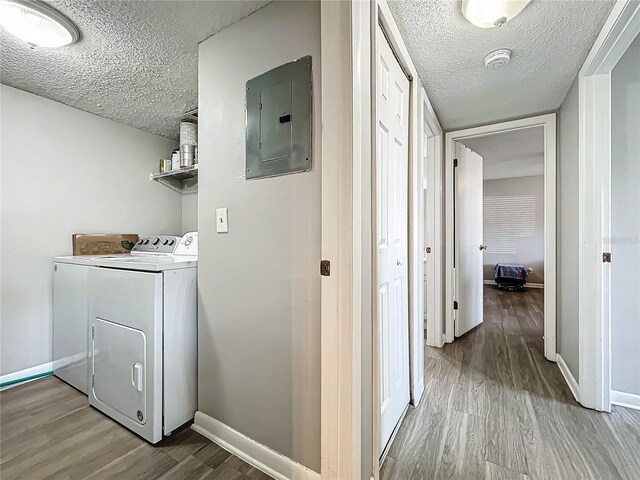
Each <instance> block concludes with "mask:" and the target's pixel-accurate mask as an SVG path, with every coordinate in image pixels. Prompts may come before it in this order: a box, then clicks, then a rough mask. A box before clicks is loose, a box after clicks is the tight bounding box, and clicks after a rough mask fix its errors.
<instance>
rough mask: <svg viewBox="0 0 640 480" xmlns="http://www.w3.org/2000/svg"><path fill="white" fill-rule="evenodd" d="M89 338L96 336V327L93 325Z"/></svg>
mask: <svg viewBox="0 0 640 480" xmlns="http://www.w3.org/2000/svg"><path fill="white" fill-rule="evenodd" d="M91 338H92V339H95V338H96V327H95V326H91Z"/></svg>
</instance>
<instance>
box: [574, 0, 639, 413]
mask: <svg viewBox="0 0 640 480" xmlns="http://www.w3.org/2000/svg"><path fill="white" fill-rule="evenodd" d="M638 34H640V3H639V2H637V1H631V0H618V2H617V3H616V4H615V5H614V7H613V10H612V11H611V13H610V15H609V18H608V19H607V21H606V22H605V24H604V27H603V28H602V31H601V32H600V34H599V35H598V38H597V39H596V41H595V43H594V45H593V47H592V48H591V51H590V52H589V55H588V56H587V59H586V60H585V62H584V65H583V66H582V68H581V70H580V73H579V80H578V89H579V134H578V142H579V155H578V171H579V184H578V195H579V204H578V205H579V254H578V255H579V256H578V262H579V263H578V269H579V287H578V288H579V290H578V291H579V307H578V313H579V319H580V328H579V377H578V378H579V387H578V390H579V395H578V397H579V398H578V400H579V401H580V403H581V404H582V405H584V406H585V407H589V408H594V409H596V410H600V411H605V412H609V411H611V375H610V367H611V338H610V327H611V318H610V316H611V311H610V310H611V308H610V294H611V287H610V267H609V265H608V264H606V263H603V261H602V254H603V252H610V251H611V220H610V211H611V210H610V209H611V207H610V201H611V192H610V183H611V72H612V70H613V68H614V67H615V66H616V64H617V63H618V61H619V60H620V58H622V56H623V55H624V53H625V52H626V51H627V48H628V47H629V46H630V45H631V43H632V42H633V41H634V39H635V38H636V36H637V35H638Z"/></svg>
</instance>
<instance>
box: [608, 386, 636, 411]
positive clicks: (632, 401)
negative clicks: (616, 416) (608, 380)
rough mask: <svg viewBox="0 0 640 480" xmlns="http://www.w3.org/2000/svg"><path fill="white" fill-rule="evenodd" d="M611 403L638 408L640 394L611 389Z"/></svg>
mask: <svg viewBox="0 0 640 480" xmlns="http://www.w3.org/2000/svg"><path fill="white" fill-rule="evenodd" d="M611 403H612V404H613V405H618V406H619V407H626V408H633V409H635V410H640V395H636V394H633V393H626V392H618V391H616V390H611Z"/></svg>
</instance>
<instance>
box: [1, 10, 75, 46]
mask: <svg viewBox="0 0 640 480" xmlns="http://www.w3.org/2000/svg"><path fill="white" fill-rule="evenodd" d="M0 26H1V27H2V28H3V29H4V30H6V31H7V32H8V33H10V34H11V35H13V36H15V37H18V38H19V39H21V40H23V41H25V42H26V43H27V44H28V45H29V46H31V47H32V48H33V47H45V48H57V47H63V46H65V45H71V44H72V43H74V42H77V41H78V39H79V38H80V32H79V31H78V28H77V27H76V26H75V25H74V24H73V22H71V20H69V19H68V18H67V17H65V16H64V15H63V14H62V13H60V12H58V11H57V10H56V9H55V8H53V7H50V6H49V5H47V4H45V3H43V2H40V1H37V0H0Z"/></svg>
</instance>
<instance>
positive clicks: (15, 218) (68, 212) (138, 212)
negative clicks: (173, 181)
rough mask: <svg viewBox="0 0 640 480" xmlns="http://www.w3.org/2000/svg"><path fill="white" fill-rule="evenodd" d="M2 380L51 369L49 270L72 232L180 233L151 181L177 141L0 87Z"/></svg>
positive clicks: (170, 204)
mask: <svg viewBox="0 0 640 480" xmlns="http://www.w3.org/2000/svg"><path fill="white" fill-rule="evenodd" d="M0 115H1V129H0V135H1V137H2V142H1V148H0V158H1V163H0V168H1V170H2V178H1V190H2V193H1V201H2V208H1V209H2V215H1V234H0V240H1V247H0V262H1V263H2V273H1V280H2V289H1V292H0V295H1V303H2V306H1V310H0V317H1V320H0V330H1V343H0V345H1V352H2V353H1V356H0V364H1V365H0V372H1V373H2V374H3V375H4V374H7V373H13V372H17V371H20V370H24V369H26V368H30V367H34V366H38V365H42V364H45V363H47V362H50V361H51V326H52V319H51V315H52V312H51V305H52V263H51V258H52V257H54V256H57V255H71V253H72V251H71V235H72V234H73V233H81V232H84V233H87V232H91V233H93V232H109V233H140V234H153V233H165V234H175V235H178V234H180V233H181V230H182V225H181V216H182V212H181V199H180V195H178V194H177V193H175V192H173V191H172V190H170V189H168V188H167V187H164V186H162V185H160V184H158V183H156V182H151V181H149V172H151V171H155V170H157V169H158V159H160V158H161V157H164V156H167V155H168V154H170V153H171V150H172V149H173V148H175V142H174V141H172V140H168V139H166V138H162V137H159V136H156V135H151V134H149V133H145V132H142V131H140V130H136V129H134V128H131V127H128V126H125V125H121V124H118V123H115V122H113V121H110V120H106V119H104V118H100V117H97V116H95V115H92V114H89V113H86V112H82V111H80V110H76V109H74V108H71V107H68V106H65V105H62V104H60V103H56V102H53V101H51V100H47V99H45V98H42V97H38V96H36V95H32V94H30V93H26V92H23V91H21V90H17V89H15V88H11V87H7V86H5V85H2V86H0Z"/></svg>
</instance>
